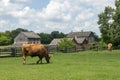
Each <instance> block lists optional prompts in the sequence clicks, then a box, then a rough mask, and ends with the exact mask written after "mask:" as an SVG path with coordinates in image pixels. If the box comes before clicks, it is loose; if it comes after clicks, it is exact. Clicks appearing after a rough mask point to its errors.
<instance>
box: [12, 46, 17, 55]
mask: <svg viewBox="0 0 120 80" xmlns="http://www.w3.org/2000/svg"><path fill="white" fill-rule="evenodd" d="M11 51H12V53H11V56H13V57H15V56H16V53H17V50H16V47H12V48H11Z"/></svg>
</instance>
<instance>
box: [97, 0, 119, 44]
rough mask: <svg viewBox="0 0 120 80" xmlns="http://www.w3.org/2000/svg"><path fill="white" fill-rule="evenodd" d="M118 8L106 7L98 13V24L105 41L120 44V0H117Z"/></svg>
mask: <svg viewBox="0 0 120 80" xmlns="http://www.w3.org/2000/svg"><path fill="white" fill-rule="evenodd" d="M115 6H116V8H115V9H113V8H111V7H105V10H104V12H103V13H100V14H99V15H98V18H99V20H98V24H99V25H100V27H99V28H100V31H101V33H102V39H103V41H104V42H105V43H109V42H111V43H113V45H114V46H118V45H120V0H115Z"/></svg>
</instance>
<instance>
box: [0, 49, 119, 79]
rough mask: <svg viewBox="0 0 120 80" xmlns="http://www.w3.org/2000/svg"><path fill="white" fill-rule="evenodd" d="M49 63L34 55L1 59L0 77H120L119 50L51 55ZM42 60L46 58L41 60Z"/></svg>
mask: <svg viewBox="0 0 120 80" xmlns="http://www.w3.org/2000/svg"><path fill="white" fill-rule="evenodd" d="M51 56H52V58H51V63H50V64H35V63H36V61H37V59H38V58H37V57H34V58H31V57H27V62H26V65H23V64H22V62H23V60H22V57H15V58H10V57H8V58H0V80H120V72H119V71H120V50H114V51H112V52H109V51H83V52H76V53H65V54H63V53H54V54H51ZM43 62H44V63H46V62H45V60H43Z"/></svg>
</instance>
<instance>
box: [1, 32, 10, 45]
mask: <svg viewBox="0 0 120 80" xmlns="http://www.w3.org/2000/svg"><path fill="white" fill-rule="evenodd" d="M8 44H11V38H10V37H9V36H8V35H6V33H4V32H0V45H8Z"/></svg>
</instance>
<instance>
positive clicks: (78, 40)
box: [75, 38, 86, 44]
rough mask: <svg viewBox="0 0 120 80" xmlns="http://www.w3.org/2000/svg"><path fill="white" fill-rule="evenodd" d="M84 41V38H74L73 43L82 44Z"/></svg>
mask: <svg viewBox="0 0 120 80" xmlns="http://www.w3.org/2000/svg"><path fill="white" fill-rule="evenodd" d="M85 40H86V38H75V41H76V42H77V44H82V43H83V42H84V41H85Z"/></svg>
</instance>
